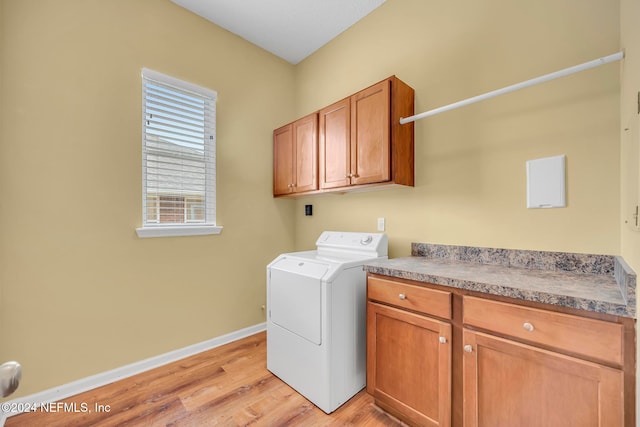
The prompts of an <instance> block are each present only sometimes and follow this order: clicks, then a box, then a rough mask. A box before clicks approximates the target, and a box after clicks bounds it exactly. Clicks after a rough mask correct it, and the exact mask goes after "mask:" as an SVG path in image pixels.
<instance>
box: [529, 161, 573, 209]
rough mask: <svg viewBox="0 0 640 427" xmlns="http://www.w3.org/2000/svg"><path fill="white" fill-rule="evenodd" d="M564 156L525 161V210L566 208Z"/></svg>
mask: <svg viewBox="0 0 640 427" xmlns="http://www.w3.org/2000/svg"><path fill="white" fill-rule="evenodd" d="M565 159H566V156H565V155H564V154H563V155H560V156H554V157H545V158H542V159H535V160H528V161H527V208H529V209H535V208H564V207H566V205H567V203H566V194H565V193H566V186H565Z"/></svg>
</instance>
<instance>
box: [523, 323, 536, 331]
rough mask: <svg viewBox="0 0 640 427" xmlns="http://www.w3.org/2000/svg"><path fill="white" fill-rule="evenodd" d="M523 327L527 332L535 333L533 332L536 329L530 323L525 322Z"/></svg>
mask: <svg viewBox="0 0 640 427" xmlns="http://www.w3.org/2000/svg"><path fill="white" fill-rule="evenodd" d="M522 327H523V328H524V330H525V331H529V332H533V330H534V329H535V328H534V327H533V325H532V324H531V323H529V322H524V324H523V325H522Z"/></svg>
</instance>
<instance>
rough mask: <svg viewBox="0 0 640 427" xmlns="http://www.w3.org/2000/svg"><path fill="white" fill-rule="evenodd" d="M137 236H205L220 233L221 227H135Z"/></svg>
mask: <svg viewBox="0 0 640 427" xmlns="http://www.w3.org/2000/svg"><path fill="white" fill-rule="evenodd" d="M136 233H137V234H138V237H141V238H145V237H179V236H206V235H210V234H220V233H222V227H220V226H216V225H182V226H158V227H140V228H136Z"/></svg>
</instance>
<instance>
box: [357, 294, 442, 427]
mask: <svg viewBox="0 0 640 427" xmlns="http://www.w3.org/2000/svg"><path fill="white" fill-rule="evenodd" d="M367 325H368V329H367V331H368V336H367V338H368V341H367V346H368V348H367V391H368V392H369V393H370V394H372V395H373V396H374V397H375V399H376V403H377V404H378V405H379V406H381V407H382V408H384V409H386V410H388V411H389V412H391V413H393V414H395V415H397V416H399V417H400V418H402V419H404V420H406V421H408V422H411V423H413V424H415V425H421V426H450V425H451V412H450V411H451V325H450V324H449V323H446V322H442V321H439V320H435V319H432V318H429V317H427V316H422V315H418V314H415V313H411V312H408V311H405V310H400V309H397V308H393V307H388V306H384V305H381V304H377V303H372V302H369V303H368V306H367Z"/></svg>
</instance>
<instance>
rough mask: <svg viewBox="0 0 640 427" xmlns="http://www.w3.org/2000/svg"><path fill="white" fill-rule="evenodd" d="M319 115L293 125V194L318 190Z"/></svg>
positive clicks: (305, 118)
mask: <svg viewBox="0 0 640 427" xmlns="http://www.w3.org/2000/svg"><path fill="white" fill-rule="evenodd" d="M317 135H318V115H317V114H311V115H309V116H307V117H304V118H302V119H300V120H297V121H295V122H294V123H293V137H294V153H295V158H294V161H293V164H294V171H295V180H294V181H293V185H294V187H293V192H294V193H300V192H303V191H311V190H317V189H318V143H317V142H318V139H317Z"/></svg>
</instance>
